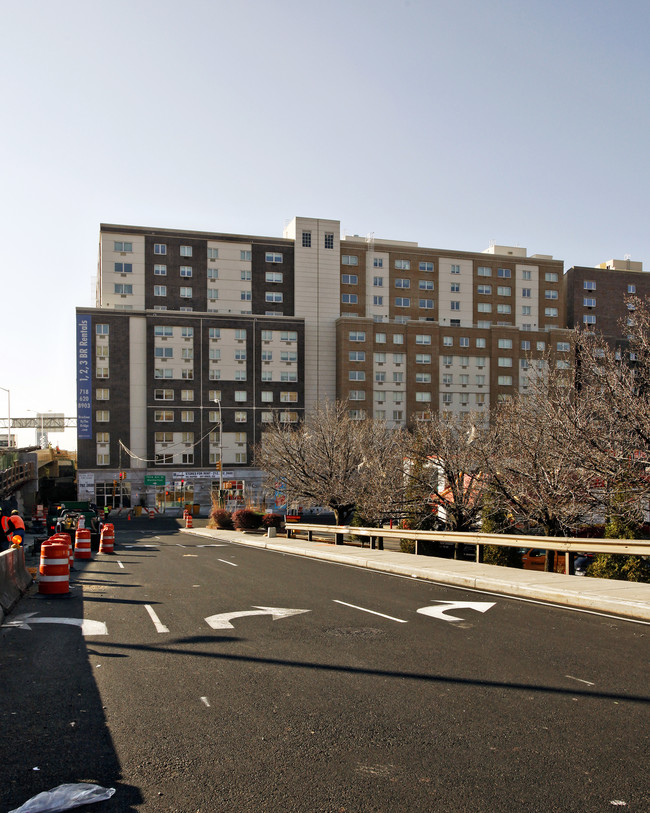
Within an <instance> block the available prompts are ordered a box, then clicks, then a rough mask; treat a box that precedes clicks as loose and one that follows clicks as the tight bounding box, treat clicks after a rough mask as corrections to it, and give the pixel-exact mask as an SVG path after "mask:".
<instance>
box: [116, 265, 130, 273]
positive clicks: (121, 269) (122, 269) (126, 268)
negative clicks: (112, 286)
mask: <svg viewBox="0 0 650 813" xmlns="http://www.w3.org/2000/svg"><path fill="white" fill-rule="evenodd" d="M114 265H115V273H116V274H130V273H131V272H132V271H133V265H132V264H131V263H115V264H114Z"/></svg>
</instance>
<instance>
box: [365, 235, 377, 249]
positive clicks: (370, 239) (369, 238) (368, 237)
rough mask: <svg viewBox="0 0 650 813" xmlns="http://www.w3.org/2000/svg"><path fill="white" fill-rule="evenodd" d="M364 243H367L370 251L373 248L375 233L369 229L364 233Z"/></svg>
mask: <svg viewBox="0 0 650 813" xmlns="http://www.w3.org/2000/svg"><path fill="white" fill-rule="evenodd" d="M366 243H368V248H369V249H370V250H371V251H374V250H375V233H374V231H369V232H368V234H367V235H366Z"/></svg>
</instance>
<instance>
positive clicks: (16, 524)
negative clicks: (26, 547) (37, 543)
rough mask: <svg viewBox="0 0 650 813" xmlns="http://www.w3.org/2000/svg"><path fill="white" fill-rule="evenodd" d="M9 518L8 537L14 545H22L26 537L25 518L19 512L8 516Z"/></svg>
mask: <svg viewBox="0 0 650 813" xmlns="http://www.w3.org/2000/svg"><path fill="white" fill-rule="evenodd" d="M8 520H9V521H8V525H9V529H8V531H7V538H8V539H9V541H10V542H11V543H12V544H13V545H20V544H21V543H22V541H23V539H24V537H25V523H24V522H23V518H22V517H21V516H19V515H18V514H13V516H10V517H8Z"/></svg>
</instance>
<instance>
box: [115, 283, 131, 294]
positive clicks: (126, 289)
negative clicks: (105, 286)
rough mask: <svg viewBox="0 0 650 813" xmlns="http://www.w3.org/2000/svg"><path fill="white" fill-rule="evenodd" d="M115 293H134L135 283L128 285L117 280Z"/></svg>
mask: <svg viewBox="0 0 650 813" xmlns="http://www.w3.org/2000/svg"><path fill="white" fill-rule="evenodd" d="M113 293H116V294H121V295H125V294H132V293H133V285H130V284H129V285H126V284H124V283H121V282H116V283H115V285H113Z"/></svg>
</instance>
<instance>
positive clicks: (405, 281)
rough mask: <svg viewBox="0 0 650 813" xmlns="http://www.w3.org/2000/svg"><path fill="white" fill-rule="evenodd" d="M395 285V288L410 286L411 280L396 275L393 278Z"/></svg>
mask: <svg viewBox="0 0 650 813" xmlns="http://www.w3.org/2000/svg"><path fill="white" fill-rule="evenodd" d="M395 287H396V288H410V287H411V280H410V279H402V278H401V277H398V278H397V279H396V280H395Z"/></svg>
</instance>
